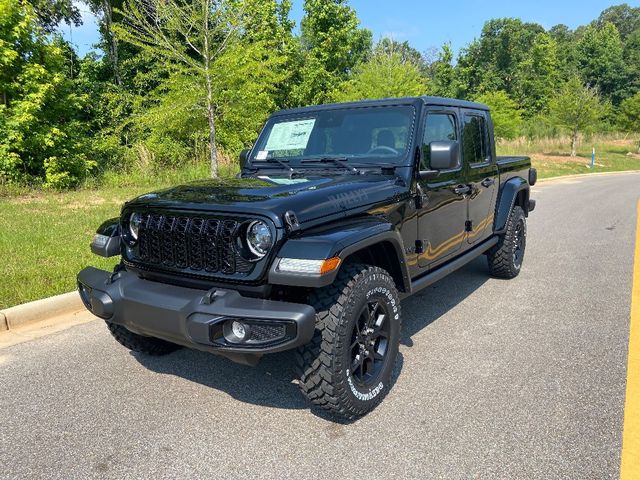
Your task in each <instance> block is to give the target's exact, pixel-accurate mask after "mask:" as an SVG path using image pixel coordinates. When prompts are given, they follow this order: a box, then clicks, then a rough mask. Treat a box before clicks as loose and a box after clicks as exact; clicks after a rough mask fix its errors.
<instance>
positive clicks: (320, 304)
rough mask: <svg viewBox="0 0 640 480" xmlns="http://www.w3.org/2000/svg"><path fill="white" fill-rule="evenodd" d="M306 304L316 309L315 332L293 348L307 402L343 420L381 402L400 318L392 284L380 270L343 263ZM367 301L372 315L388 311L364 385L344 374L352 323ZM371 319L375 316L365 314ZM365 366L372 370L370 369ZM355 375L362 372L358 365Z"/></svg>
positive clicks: (394, 354) (349, 363)
mask: <svg viewBox="0 0 640 480" xmlns="http://www.w3.org/2000/svg"><path fill="white" fill-rule="evenodd" d="M310 303H311V305H312V306H313V307H314V308H315V309H316V312H317V314H316V329H315V334H314V336H313V339H312V340H311V342H309V343H308V344H306V345H304V346H302V347H299V348H298V350H297V352H296V359H297V366H298V372H297V373H298V378H299V386H300V389H301V390H302V394H303V395H304V396H305V397H306V398H307V399H308V400H309V401H310V402H311V403H312V404H313V405H315V406H317V407H320V408H322V409H325V410H328V411H329V412H330V413H331V414H332V415H334V416H337V417H341V418H344V419H347V420H353V419H356V418H358V417H360V416H363V415H365V414H366V413H368V412H370V411H371V410H373V409H374V408H375V407H376V406H377V405H378V404H379V403H380V402H381V401H382V399H383V398H384V397H385V396H386V394H387V393H388V391H389V389H390V387H391V376H392V373H393V369H394V366H395V363H396V358H397V355H398V347H399V343H400V322H401V320H400V298H399V296H398V291H397V289H396V286H395V283H394V281H393V279H392V278H391V276H390V275H389V274H388V273H387V272H386V271H385V270H383V269H381V268H378V267H372V266H369V265H364V264H356V263H353V264H346V265H345V266H344V267H343V268H342V269H341V270H340V272H339V273H338V276H337V278H336V280H335V281H334V283H333V284H332V285H330V286H328V287H324V288H320V289H317V290H315V291H314V292H313V293H312V294H311V298H310ZM372 304H374V305H375V304H379V305H378V306H377V307H373V308H374V309H375V308H379V309H380V310H379V311H378V313H379V312H384V313H385V314H387V313H388V318H386V319H385V320H383V324H382V325H383V326H385V325H388V326H387V327H385V328H388V332H386V334H387V343H386V350H385V352H386V353H385V354H384V358H383V360H381V361H380V362H381V363H379V364H378V365H379V366H378V371H377V374H376V375H372V377H373V378H371V382H373V385H371V386H367V385H365V384H364V383H363V384H360V383H359V380H358V376H357V375H358V370H356V371H355V373H350V369H351V367H352V362H353V359H352V355H353V352H354V350H353V349H354V348H355V349H356V350H355V351H358V350H357V349H358V347H357V346H356V347H353V346H352V341H353V337H352V336H356V335H358V334H359V333H357V332H359V331H360V327H356V322H360V321H361V320H362V318H363V317H362V316H361V315H362V314H363V313H364V312H365V308H366V309H367V310H366V311H367V312H369V311H370V309H371V308H372ZM373 317H376V318H379V317H378V316H376V315H375V314H372V315H370V318H373ZM385 322H389V323H388V324H386V323H385ZM376 325H377V322H376ZM356 328H357V329H356ZM372 335H375V334H372ZM372 341H373V342H374V343H375V342H376V341H377V340H372ZM378 341H379V340H378ZM376 348H377V347H372V348H371V350H375V349H376ZM371 350H370V351H371ZM364 357H365V355H363V358H364ZM368 361H370V362H372V363H375V362H373V361H371V360H368ZM371 369H372V370H374V371H375V367H373V366H372V367H371ZM361 373H362V375H364V369H363V370H362V371H361Z"/></svg>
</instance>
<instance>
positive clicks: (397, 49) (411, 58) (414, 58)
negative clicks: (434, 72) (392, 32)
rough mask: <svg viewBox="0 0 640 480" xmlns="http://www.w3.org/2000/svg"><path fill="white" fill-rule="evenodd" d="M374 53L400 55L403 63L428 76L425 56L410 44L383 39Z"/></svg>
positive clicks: (387, 38)
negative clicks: (416, 68)
mask: <svg viewBox="0 0 640 480" xmlns="http://www.w3.org/2000/svg"><path fill="white" fill-rule="evenodd" d="M374 53H386V54H394V53H395V54H398V55H400V59H401V61H402V63H410V64H413V65H415V66H416V67H418V68H419V69H420V71H421V72H424V73H425V74H426V72H427V68H428V66H427V64H426V62H425V59H424V56H423V55H422V54H421V53H420V52H419V51H418V50H416V49H415V48H413V47H412V46H411V45H410V44H409V42H407V41H404V42H398V41H397V40H394V39H392V38H389V37H384V38H382V39H381V40H380V41H379V42H378V43H377V44H376V46H375V49H374Z"/></svg>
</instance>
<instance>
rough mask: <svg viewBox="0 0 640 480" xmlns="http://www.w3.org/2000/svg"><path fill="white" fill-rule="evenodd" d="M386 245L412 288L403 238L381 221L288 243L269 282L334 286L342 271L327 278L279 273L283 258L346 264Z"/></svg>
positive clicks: (338, 227)
mask: <svg viewBox="0 0 640 480" xmlns="http://www.w3.org/2000/svg"><path fill="white" fill-rule="evenodd" d="M382 243H384V244H385V245H388V246H389V247H390V248H391V249H392V251H393V252H394V253H395V255H396V258H397V261H398V263H399V267H400V272H401V276H402V282H403V285H402V287H403V288H405V289H408V288H410V278H409V271H408V269H407V265H406V262H405V258H404V244H403V241H402V237H401V236H400V233H399V232H398V231H397V230H396V229H395V228H394V226H393V225H392V224H391V223H389V222H386V221H384V220H381V219H366V220H358V221H352V222H340V224H338V225H333V226H331V227H328V228H323V229H322V230H319V231H315V232H313V233H307V234H303V235H302V236H300V237H298V238H292V239H289V240H287V241H286V242H285V243H284V245H283V246H282V247H281V248H280V251H279V252H278V256H277V258H276V259H275V261H274V262H273V265H272V266H271V269H270V271H269V283H272V284H277V285H292V286H293V285H295V286H303V287H315V288H318V287H324V286H327V285H330V284H332V283H333V281H334V280H335V277H336V275H337V274H338V269H336V270H334V271H332V272H329V273H327V274H324V275H309V274H294V273H288V272H279V271H278V270H277V265H278V262H279V260H280V259H281V258H295V259H305V260H325V259H329V258H333V257H340V259H341V261H342V262H344V260H345V259H346V258H348V257H349V256H350V255H352V254H355V253H357V252H358V251H360V250H362V249H365V248H367V247H371V246H372V245H376V244H382ZM342 262H341V263H342Z"/></svg>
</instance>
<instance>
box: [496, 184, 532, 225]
mask: <svg viewBox="0 0 640 480" xmlns="http://www.w3.org/2000/svg"><path fill="white" fill-rule="evenodd" d="M529 189H530V187H529V182H527V181H526V180H525V179H524V178H522V177H513V178H510V179H509V180H507V181H506V182H505V184H504V186H503V187H502V189H501V191H500V196H499V198H498V201H497V202H496V220H495V224H494V228H493V231H494V233H496V234H502V233H504V231H505V230H506V228H507V221H508V220H509V214H510V213H511V209H512V208H513V205H514V204H515V202H516V198H517V197H518V193H520V192H522V191H523V190H524V191H525V192H526V198H525V202H524V207H523V208H524V209H525V212H524V213H525V215H526V214H528V211H527V210H528V209H527V204H528V200H529Z"/></svg>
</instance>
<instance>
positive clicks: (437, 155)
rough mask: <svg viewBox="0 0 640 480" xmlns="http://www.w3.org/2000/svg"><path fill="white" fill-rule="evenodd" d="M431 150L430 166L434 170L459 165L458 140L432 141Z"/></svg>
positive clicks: (448, 168)
mask: <svg viewBox="0 0 640 480" xmlns="http://www.w3.org/2000/svg"><path fill="white" fill-rule="evenodd" d="M429 150H430V155H429V157H430V159H431V162H430V165H429V166H430V167H431V168H432V169H433V170H450V169H452V168H456V167H457V166H458V142H455V141H442V142H431V144H430V145H429Z"/></svg>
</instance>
